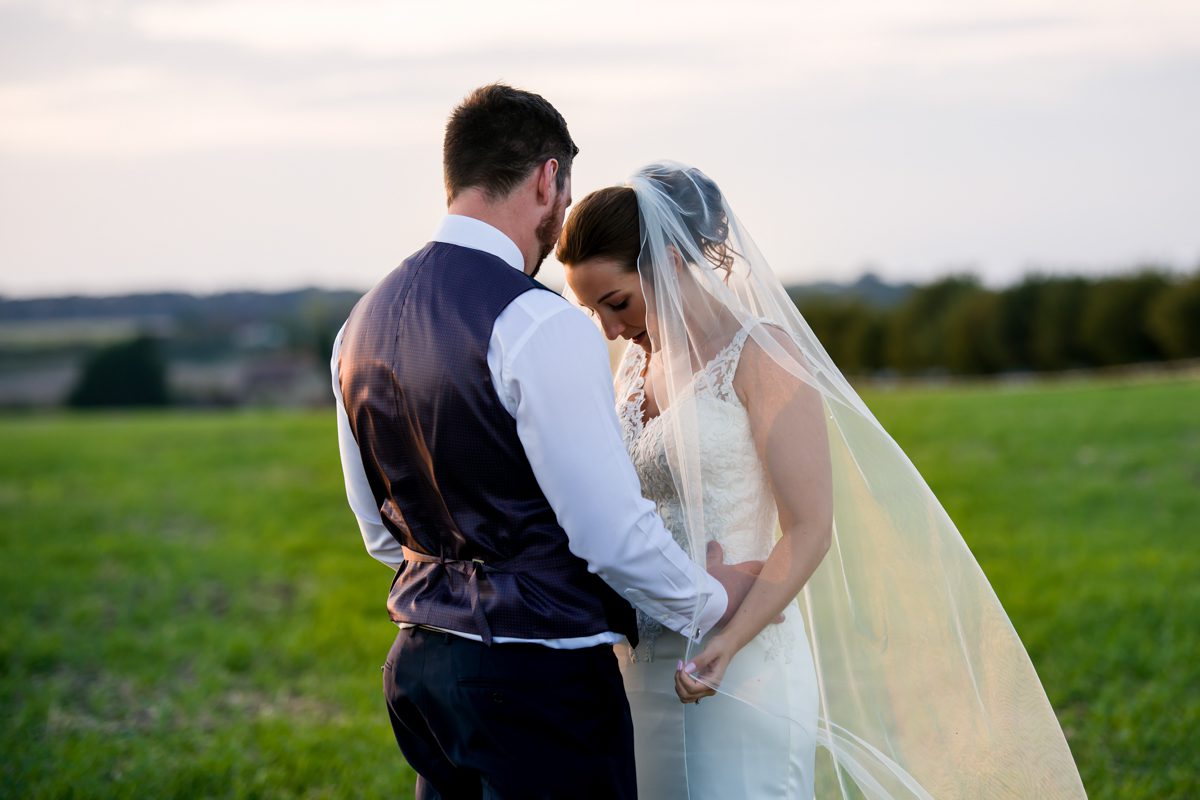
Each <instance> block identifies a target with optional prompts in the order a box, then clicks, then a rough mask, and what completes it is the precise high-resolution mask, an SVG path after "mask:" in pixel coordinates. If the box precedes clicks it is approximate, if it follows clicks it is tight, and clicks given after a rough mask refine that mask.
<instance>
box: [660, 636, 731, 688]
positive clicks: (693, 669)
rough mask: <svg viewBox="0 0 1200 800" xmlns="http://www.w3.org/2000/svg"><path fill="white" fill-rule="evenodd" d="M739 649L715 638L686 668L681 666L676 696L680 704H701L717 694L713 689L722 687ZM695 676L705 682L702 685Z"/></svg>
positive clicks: (676, 683)
mask: <svg viewBox="0 0 1200 800" xmlns="http://www.w3.org/2000/svg"><path fill="white" fill-rule="evenodd" d="M738 649H739V648H737V647H735V646H734V645H733V643H732V642H727V641H725V640H724V639H722V638H721V637H720V636H714V637H713V638H712V639H711V640H710V641H709V642H708V644H707V645H706V646H705V648H704V649H703V650H701V651H700V654H699V655H697V656H696V657H695V658H693V659H692V660H691V661H689V662H688V663H687V665H686V666H685V665H684V664H682V663H681V664H679V669H676V670H675V694H677V695H678V696H679V702H681V703H699V702H700V699H701V698H703V697H712V696H713V695H714V694H716V693H717V692H716V690H715V689H713V688H711V687H713V686H720V685H721V679H722V678H724V677H725V670H726V669H727V668H728V667H729V662H730V661H732V660H733V657H734V656H735V655H737V652H738ZM694 676H699V677H701V678H703V679H704V682H703V683H701V682H700V681H698V680H696V677H694Z"/></svg>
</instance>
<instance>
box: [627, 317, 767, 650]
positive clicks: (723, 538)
mask: <svg viewBox="0 0 1200 800" xmlns="http://www.w3.org/2000/svg"><path fill="white" fill-rule="evenodd" d="M748 333H749V331H748V330H747V329H745V328H743V329H742V330H740V331H739V332H738V333H737V334H736V335H735V336H734V338H733V339H732V340H731V341H730V342H729V344H727V345H726V346H725V347H724V349H722V350H721V351H720V352H719V353H718V354H717V356H716V357H715V358H713V360H712V361H710V362H709V363H708V365H707V366H705V368H704V369H703V370H701V371H700V372H699V373H697V375H696V377H695V379H694V380H693V383H692V384H691V386H690V387H688V391H686V392H684V397H682V398H680V399H679V400H678V401H677V402H679V403H694V404H695V415H696V417H695V419H696V423H697V428H698V431H699V435H698V438H699V458H700V471H701V475H702V479H701V483H702V493H703V529H704V530H703V532H702V535H701V536H697V539H698V541H697V543H696V546H695V548H702V547H704V545H705V543H707V542H708V541H717V542H720V544H721V546H722V547H723V548H724V549H725V560H726V561H727V562H728V563H736V562H740V561H748V560H763V559H765V558H766V557H767V555H768V554H769V553H770V551H771V547H772V546H773V545H774V541H775V530H776V522H777V514H776V510H775V500H774V498H773V497H772V495H771V489H770V483H769V482H768V479H767V474H766V470H765V469H764V468H763V466H762V462H761V461H760V460H759V458H758V452H757V450H756V449H755V446H754V439H753V437H752V435H751V429H750V417H749V415H748V414H747V412H746V408H745V406H743V405H742V402H741V400H740V399H739V398H738V396H737V393H736V392H735V391H734V387H733V378H734V375H735V374H736V372H737V367H738V363H739V360H740V358H741V354H742V349H743V347H744V346H745V343H746V338H747V335H748ZM647 363H648V359H647V356H646V353H645V351H644V350H642V348H641V347H639V346H637V345H633V344H631V345H630V346H629V348H628V349H627V350H626V352H625V355H624V357H623V358H622V361H621V366H620V368H619V369H618V372H617V381H616V385H617V398H618V400H617V416H618V417H619V419H620V422H621V435H622V437H623V438H624V441H625V447H626V449H627V450H628V451H629V455H630V458H631V459H632V461H633V465H634V467H635V468H636V470H637V474H638V478H639V480H640V481H641V484H642V494H643V495H644V496H645V497H646V498H647V499H649V500H651V501H652V502H653V503H654V504H655V506H656V507H657V509H658V513H659V516H661V517H662V520H663V522H664V523H665V524H666V527H667V529H668V530H669V531H670V532H671V534H672V535H673V536H674V537H675V540H676V541H677V542H678V543H679V545H680V546H681V547H683V549H684V550H685V551H687V552H688V553H689V554H692V555H693V558H694V559H695V560H697V561H700V562H703V556H704V554H703V552H702V551H701V552H700V553H699V555H698V556H697V555H696V554H695V553H694V552H693V551H694V549H695V548H694V547H693V545H692V544H691V543H690V542H689V541H688V533H687V528H686V525H685V516H684V507H683V503H682V502H681V500H680V497H679V495H678V493H677V491H676V488H675V482H674V480H673V478H672V477H671V468H670V463H669V454H668V446H669V442H670V436H669V430H670V425H671V416H672V414H673V413H677V412H676V411H675V410H674V409H673V408H666V409H664V410H663V412H662V414H660V415H659V416H656V417H652V418H650V419H649V420H646V419H645V409H646V391H645V382H646V368H647ZM776 627H778V626H768V628H767V630H766V631H764V632H763V634H762V635H765V636H769V637H770V638H777V637H778V636H779V634H780V632H779V631H777V630H773V629H774V628H776ZM661 630H662V626H661V625H660V624H659V623H658V622H657V621H656V620H654V619H653V618H651V617H649V616H647V615H645V614H643V613H642V612H641V611H638V635H639V638H640V640H641V641H640V644H639V645H638V647H637V648H636V649H635V650H633V651H632V655H633V658H634V660H635V661H641V660H652V659H653V651H654V642H655V640H656V639H657V638H658V635H659V633H661Z"/></svg>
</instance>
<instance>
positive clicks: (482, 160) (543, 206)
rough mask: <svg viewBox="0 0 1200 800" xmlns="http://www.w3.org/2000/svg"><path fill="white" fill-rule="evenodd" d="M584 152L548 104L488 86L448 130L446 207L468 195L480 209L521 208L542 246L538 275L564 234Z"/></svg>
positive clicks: (475, 95) (465, 103)
mask: <svg viewBox="0 0 1200 800" xmlns="http://www.w3.org/2000/svg"><path fill="white" fill-rule="evenodd" d="M578 153H579V148H578V147H577V146H576V145H575V142H574V141H573V140H572V139H571V134H570V132H569V131H568V130H567V122H566V120H564V119H563V117H562V114H559V113H558V111H557V110H556V109H555V108H554V106H552V105H550V103H548V102H547V101H546V100H545V98H543V97H541V96H540V95H536V94H533V93H532V92H526V91H522V90H520V89H514V88H512V87H511V86H505V85H503V84H498V83H494V84H490V85H488V86H481V87H479V88H478V89H476V90H475V91H473V92H471V93H470V94H469V95H467V97H466V99H464V100H463V101H462V103H461V104H459V106H458V107H457V108H456V109H454V113H452V114H451V115H450V120H449V122H447V123H446V137H445V140H444V143H443V147H442V164H443V169H444V173H445V180H446V201H447V203H448V204H449V205H454V203H455V201H456V200H458V199H459V198H460V197H462V196H463V195H464V194H465V193H469V194H472V195H474V196H477V197H479V198H480V200H481V202H485V203H491V204H499V203H505V202H507V203H510V204H512V205H516V206H518V208H517V209H515V210H516V212H517V216H518V217H520V218H522V219H523V222H524V227H527V228H531V230H529V231H528V235H529V237H531V239H533V241H535V242H536V250H537V253H536V259H535V263H534V269H533V271H534V273H536V272H537V267H538V266H540V265H541V262H542V260H543V259H545V257H546V256H547V255H548V254H549V253H550V251H551V250H552V249H553V248H554V244H555V242H556V241H557V239H558V234H559V231H560V230H561V229H562V223H563V216H564V214H565V213H566V209H567V205H568V204H569V203H570V198H571V190H570V182H571V163H572V161H573V160H574V158H575V156H576V154H578ZM522 212H524V213H522ZM522 238H523V237H522ZM518 245H521V242H518Z"/></svg>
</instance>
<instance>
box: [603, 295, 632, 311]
mask: <svg viewBox="0 0 1200 800" xmlns="http://www.w3.org/2000/svg"><path fill="white" fill-rule="evenodd" d="M608 307H609V308H611V309H612V310H613V311H624V310H625V309H626V308H628V307H629V299H628V298H626V299H625V300H622V301H621V302H619V303H609V304H608Z"/></svg>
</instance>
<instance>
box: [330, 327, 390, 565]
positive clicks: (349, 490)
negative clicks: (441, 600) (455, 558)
mask: <svg viewBox="0 0 1200 800" xmlns="http://www.w3.org/2000/svg"><path fill="white" fill-rule="evenodd" d="M345 330H346V328H345V326H344V325H343V326H342V330H340V331H338V335H337V338H336V339H334V342H333V357H332V359H331V361H330V362H329V370H330V372H331V373H332V374H333V396H334V399H335V401H336V403H337V432H338V451H339V453H340V454H341V457H342V475H343V477H344V478H345V480H346V499H347V500H349V501H350V510H351V511H353V512H354V517H355V518H356V519H357V520H358V529H359V531H361V532H362V538H363V544H365V545H366V546H367V552H368V553H370V554H371V557H372V558H374V559H376V560H377V561H380V562H382V563H384V564H386V565H388V566H389V567H391V568H392V569H396V568H397V567H399V566H400V565H401V564H403V563H404V554H403V551H402V550H401V549H400V543H399V542H397V541H396V538H395V537H394V536H392V534H391V533H389V532H388V530H387V528H385V527H384V526H383V518H382V517H381V516H380V515H379V506H378V505H376V503H375V495H374V494H373V493H372V492H371V484H370V483H369V482H368V481H367V471H366V469H365V468H364V467H363V463H362V453H361V452H360V451H359V449H358V442H357V440H355V438H354V431H353V430H351V428H350V417H349V415H347V414H346V404H345V402H344V401H343V400H342V386H341V379H340V377H339V375H338V353H339V351H340V350H341V347H342V333H343V332H344V331H345Z"/></svg>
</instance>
